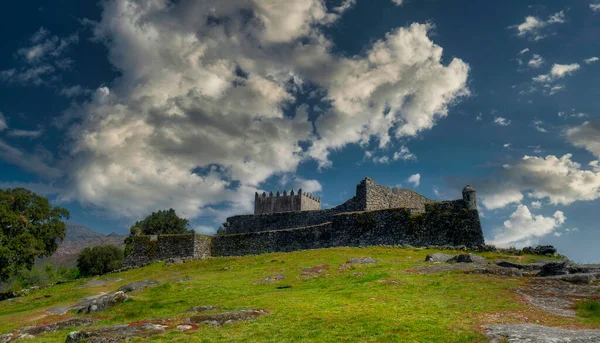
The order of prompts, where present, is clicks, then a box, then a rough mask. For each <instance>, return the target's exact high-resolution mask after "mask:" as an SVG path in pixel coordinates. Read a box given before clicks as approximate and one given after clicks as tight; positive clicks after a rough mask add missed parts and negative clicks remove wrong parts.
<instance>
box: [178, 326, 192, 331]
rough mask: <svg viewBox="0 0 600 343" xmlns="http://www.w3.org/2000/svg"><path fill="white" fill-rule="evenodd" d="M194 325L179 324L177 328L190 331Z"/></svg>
mask: <svg viewBox="0 0 600 343" xmlns="http://www.w3.org/2000/svg"><path fill="white" fill-rule="evenodd" d="M193 328H194V327H193V326H191V325H177V330H179V331H189V330H192V329H193Z"/></svg>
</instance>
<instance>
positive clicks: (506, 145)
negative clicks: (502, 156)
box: [502, 143, 510, 149]
mask: <svg viewBox="0 0 600 343" xmlns="http://www.w3.org/2000/svg"><path fill="white" fill-rule="evenodd" d="M502 146H503V147H505V148H507V149H508V148H510V143H504V144H503V145H502Z"/></svg>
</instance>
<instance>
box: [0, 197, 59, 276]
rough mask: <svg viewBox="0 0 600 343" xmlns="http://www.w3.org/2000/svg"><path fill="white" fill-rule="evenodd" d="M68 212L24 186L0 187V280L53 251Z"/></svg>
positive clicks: (27, 267)
mask: <svg viewBox="0 0 600 343" xmlns="http://www.w3.org/2000/svg"><path fill="white" fill-rule="evenodd" d="M68 218H69V212H68V211H67V210H66V209H64V208H61V207H53V206H51V205H50V202H49V201H48V199H46V198H44V197H42V196H39V195H37V194H35V193H33V192H32V191H30V190H27V189H24V188H14V189H7V190H2V189H0V281H6V280H7V279H8V278H9V277H10V276H11V275H14V274H15V273H17V272H19V271H20V270H22V269H27V270H31V269H32V268H33V265H34V262H35V258H36V257H47V256H50V255H52V254H53V253H54V251H56V248H57V247H58V239H63V238H64V237H65V223H64V222H63V219H68Z"/></svg>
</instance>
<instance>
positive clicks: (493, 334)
mask: <svg viewBox="0 0 600 343" xmlns="http://www.w3.org/2000/svg"><path fill="white" fill-rule="evenodd" d="M485 334H486V335H487V336H488V337H489V338H490V339H492V342H493V343H497V342H511V343H547V342H571V343H584V342H590V343H591V342H600V330H567V329H561V328H556V327H549V326H542V325H534V324H497V325H489V326H487V327H486V332H485Z"/></svg>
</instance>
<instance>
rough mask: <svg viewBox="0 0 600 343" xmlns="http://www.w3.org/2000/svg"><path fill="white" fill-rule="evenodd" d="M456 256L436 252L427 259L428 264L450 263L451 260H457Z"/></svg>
mask: <svg viewBox="0 0 600 343" xmlns="http://www.w3.org/2000/svg"><path fill="white" fill-rule="evenodd" d="M455 257H456V255H449V254H442V253H439V252H436V253H435V254H429V255H427V257H425V261H426V262H448V261H450V260H451V259H453V258H455Z"/></svg>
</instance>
